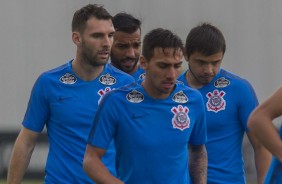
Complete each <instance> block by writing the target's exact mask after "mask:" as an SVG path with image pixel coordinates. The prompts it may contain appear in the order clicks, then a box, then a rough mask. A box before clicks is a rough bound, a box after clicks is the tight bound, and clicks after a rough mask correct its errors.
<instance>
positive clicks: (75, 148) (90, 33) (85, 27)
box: [8, 4, 134, 184]
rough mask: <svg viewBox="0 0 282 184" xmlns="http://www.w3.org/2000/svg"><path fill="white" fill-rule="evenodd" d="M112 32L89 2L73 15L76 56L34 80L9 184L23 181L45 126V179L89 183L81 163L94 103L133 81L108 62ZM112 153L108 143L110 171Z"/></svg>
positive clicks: (107, 20)
mask: <svg viewBox="0 0 282 184" xmlns="http://www.w3.org/2000/svg"><path fill="white" fill-rule="evenodd" d="M113 34H114V27H113V25H112V21H111V15H110V14H109V13H108V12H107V11H106V10H105V9H104V8H103V7H102V6H98V5H91V4H89V5H87V6H85V7H83V8H81V9H80V10H78V11H77V12H76V13H75V14H74V17H73V22H72V40H73V42H74V43H75V44H76V46H77V53H76V57H75V59H74V60H71V61H70V62H68V63H67V64H64V65H62V66H60V67H57V68H55V69H53V70H50V71H47V72H44V73H43V74H42V75H40V77H39V78H38V79H37V81H36V83H35V85H34V87H33V89H32V92H31V96H30V100H29V104H28V107H27V110H26V114H25V117H24V120H23V122H22V126H23V127H22V129H21V131H20V133H19V135H18V138H17V140H16V142H15V146H14V149H13V152H12V155H11V161H10V166H9V171H8V183H11V184H12V183H13V184H15V183H21V180H22V178H23V176H24V173H25V170H26V168H27V166H28V164H29V161H30V158H31V155H32V152H33V149H34V146H35V145H36V140H37V138H38V136H39V134H40V133H41V132H42V130H43V129H44V127H46V129H47V135H48V141H49V152H48V158H47V163H46V176H45V183H75V184H76V183H93V182H92V181H91V180H90V179H89V178H88V177H87V175H86V174H85V172H84V171H83V167H82V161H83V157H84V152H85V148H86V141H87V137H88V134H89V131H90V128H91V124H92V123H91V121H92V120H93V119H94V114H95V113H96V110H97V107H98V102H99V100H100V98H101V96H103V95H104V94H105V93H106V92H108V91H110V90H112V89H114V88H117V87H121V86H123V85H125V84H127V83H131V82H134V79H133V78H132V77H131V76H129V75H128V74H126V73H124V72H121V71H120V70H117V69H116V68H114V67H112V66H111V65H108V64H106V63H107V61H108V58H109V55H110V49H111V45H112V40H113ZM114 156H115V152H114V150H113V147H110V149H109V152H108V153H107V154H106V155H105V157H104V159H105V160H104V161H105V162H104V163H105V165H106V166H108V167H109V169H110V170H111V172H112V173H113V174H115V166H114Z"/></svg>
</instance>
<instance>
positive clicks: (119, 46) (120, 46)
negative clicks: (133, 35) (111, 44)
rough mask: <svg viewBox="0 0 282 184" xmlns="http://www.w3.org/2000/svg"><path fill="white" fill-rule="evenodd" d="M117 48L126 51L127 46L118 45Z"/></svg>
mask: <svg viewBox="0 0 282 184" xmlns="http://www.w3.org/2000/svg"><path fill="white" fill-rule="evenodd" d="M117 47H118V48H120V49H127V48H128V45H118V46H117Z"/></svg>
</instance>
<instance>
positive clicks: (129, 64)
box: [111, 12, 145, 80]
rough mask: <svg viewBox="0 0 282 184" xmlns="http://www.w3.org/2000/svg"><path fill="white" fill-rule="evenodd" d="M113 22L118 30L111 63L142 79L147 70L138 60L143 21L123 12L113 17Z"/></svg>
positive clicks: (115, 35)
mask: <svg viewBox="0 0 282 184" xmlns="http://www.w3.org/2000/svg"><path fill="white" fill-rule="evenodd" d="M113 24H114V27H115V30H116V32H115V34H114V41H113V46H112V50H111V64H112V65H113V66H115V67H116V68H118V69H120V70H122V71H124V72H126V73H128V74H130V75H132V76H133V77H134V78H135V79H136V80H142V79H143V78H144V77H145V71H144V70H143V69H142V68H141V67H140V65H139V62H138V61H139V57H140V53H141V21H140V20H139V19H137V18H135V17H133V16H132V15H130V14H128V13H125V12H121V13H118V14H116V15H115V16H114V17H113Z"/></svg>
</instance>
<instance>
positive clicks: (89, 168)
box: [83, 144, 123, 184]
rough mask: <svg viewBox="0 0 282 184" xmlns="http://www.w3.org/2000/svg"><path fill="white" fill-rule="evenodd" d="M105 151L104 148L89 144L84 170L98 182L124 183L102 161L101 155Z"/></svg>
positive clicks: (108, 183)
mask: <svg viewBox="0 0 282 184" xmlns="http://www.w3.org/2000/svg"><path fill="white" fill-rule="evenodd" d="M105 152H106V150H104V149H101V148H98V147H94V146H92V145H90V144H88V145H87V147H86V152H85V155H84V160H83V168H84V171H85V172H86V174H87V175H88V176H89V177H90V178H91V179H92V180H93V181H95V182H96V183H97V184H123V182H122V181H120V180H119V179H117V178H116V177H114V176H113V175H112V174H111V173H110V172H109V171H108V169H107V168H106V167H105V165H104V164H103V163H102V161H101V157H102V156H103V155H104V154H105Z"/></svg>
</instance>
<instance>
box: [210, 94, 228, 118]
mask: <svg viewBox="0 0 282 184" xmlns="http://www.w3.org/2000/svg"><path fill="white" fill-rule="evenodd" d="M225 94H226V93H225V92H224V91H220V92H219V91H218V90H217V89H216V90H214V91H213V92H212V93H211V92H209V93H208V94H207V95H206V97H207V98H208V101H207V104H206V105H207V110H208V111H213V112H215V113H217V112H219V111H221V110H224V109H225V106H226V101H225V100H224V99H223V96H224V95H225Z"/></svg>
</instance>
